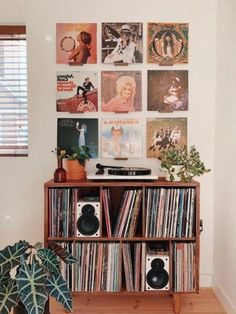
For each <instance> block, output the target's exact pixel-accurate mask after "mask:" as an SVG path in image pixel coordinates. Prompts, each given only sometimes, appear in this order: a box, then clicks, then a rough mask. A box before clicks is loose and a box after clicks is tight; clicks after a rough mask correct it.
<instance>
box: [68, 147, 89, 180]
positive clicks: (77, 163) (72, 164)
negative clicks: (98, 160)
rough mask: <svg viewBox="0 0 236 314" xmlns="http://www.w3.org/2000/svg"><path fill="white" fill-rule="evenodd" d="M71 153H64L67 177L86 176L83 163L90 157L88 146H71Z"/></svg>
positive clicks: (82, 177) (80, 177)
mask: <svg viewBox="0 0 236 314" xmlns="http://www.w3.org/2000/svg"><path fill="white" fill-rule="evenodd" d="M71 150H72V153H71V154H70V155H69V154H65V163H64V164H65V168H66V171H67V179H69V180H70V179H72V180H73V179H82V180H84V179H85V178H86V171H85V164H86V160H89V158H90V157H91V155H90V152H89V147H88V146H73V147H72V148H71Z"/></svg>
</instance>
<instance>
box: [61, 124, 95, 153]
mask: <svg viewBox="0 0 236 314" xmlns="http://www.w3.org/2000/svg"><path fill="white" fill-rule="evenodd" d="M85 145H87V146H88V147H89V152H90V154H91V158H97V157H98V119H76V118H73V119H70V118H58V119H57V147H60V148H61V149H65V150H66V152H67V153H68V154H69V155H70V154H71V153H72V150H71V148H72V147H73V146H79V147H81V146H85Z"/></svg>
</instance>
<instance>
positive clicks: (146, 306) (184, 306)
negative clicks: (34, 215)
mask: <svg viewBox="0 0 236 314" xmlns="http://www.w3.org/2000/svg"><path fill="white" fill-rule="evenodd" d="M62 313H66V312H65V311H64V310H63V307H62V306H61V305H60V304H58V303H57V302H56V301H55V300H51V302H50V314H62ZM73 313H74V314H108V313H109V314H111V313H112V314H154V313H155V314H173V303H172V297H171V296H168V295H161V296H160V295H159V296H154V297H153V295H152V296H148V295H145V296H142V297H139V296H137V295H132V294H130V295H112V294H111V295H107V294H106V295H102V294H101V295H98V294H96V295H93V294H81V295H80V296H79V297H77V298H76V299H74V302H73ZM180 313H181V314H190V313H193V314H226V312H225V311H224V309H223V307H222V306H221V304H220V303H219V301H218V300H217V298H216V296H215V294H214V292H213V291H212V289H211V288H202V289H200V293H199V294H189V295H188V294H186V295H182V296H181V312H180Z"/></svg>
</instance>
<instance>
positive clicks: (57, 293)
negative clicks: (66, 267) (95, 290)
mask: <svg viewBox="0 0 236 314" xmlns="http://www.w3.org/2000/svg"><path fill="white" fill-rule="evenodd" d="M46 287H47V289H48V291H49V294H50V295H51V296H52V297H54V298H56V299H57V301H59V302H60V303H62V304H63V306H64V308H65V309H67V310H69V311H70V312H72V297H71V293H70V290H69V289H68V287H67V282H66V281H65V280H64V279H63V277H62V276H61V275H60V274H56V273H54V274H52V275H51V276H49V277H48V279H47V282H46Z"/></svg>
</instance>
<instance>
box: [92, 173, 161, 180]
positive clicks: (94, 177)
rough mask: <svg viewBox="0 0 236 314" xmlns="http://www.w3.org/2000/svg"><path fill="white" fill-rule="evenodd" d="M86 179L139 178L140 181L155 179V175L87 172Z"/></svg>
mask: <svg viewBox="0 0 236 314" xmlns="http://www.w3.org/2000/svg"><path fill="white" fill-rule="evenodd" d="M87 179H88V180H135V181H136V180H140V181H146V180H157V179H158V176H157V175H152V174H147V175H140V176H138V175H136V176H124V175H112V174H101V175H97V174H88V175H87Z"/></svg>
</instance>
